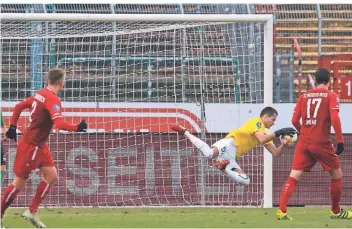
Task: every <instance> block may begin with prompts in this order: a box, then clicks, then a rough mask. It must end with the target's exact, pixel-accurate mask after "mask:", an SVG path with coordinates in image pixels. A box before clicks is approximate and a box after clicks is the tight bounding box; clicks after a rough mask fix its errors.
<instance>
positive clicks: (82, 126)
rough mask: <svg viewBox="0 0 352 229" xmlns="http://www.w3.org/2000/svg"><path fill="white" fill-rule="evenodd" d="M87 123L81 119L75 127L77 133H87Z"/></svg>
mask: <svg viewBox="0 0 352 229" xmlns="http://www.w3.org/2000/svg"><path fill="white" fill-rule="evenodd" d="M87 128H88V126H87V123H86V121H85V120H84V119H83V120H82V121H81V122H80V123H79V124H78V125H77V132H87Z"/></svg>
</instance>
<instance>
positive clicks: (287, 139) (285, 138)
mask: <svg viewBox="0 0 352 229" xmlns="http://www.w3.org/2000/svg"><path fill="white" fill-rule="evenodd" d="M297 137H298V136H297V134H294V135H293V136H292V137H291V136H290V135H282V136H281V138H280V140H281V143H282V144H289V145H292V144H294V143H295V142H296V141H297Z"/></svg>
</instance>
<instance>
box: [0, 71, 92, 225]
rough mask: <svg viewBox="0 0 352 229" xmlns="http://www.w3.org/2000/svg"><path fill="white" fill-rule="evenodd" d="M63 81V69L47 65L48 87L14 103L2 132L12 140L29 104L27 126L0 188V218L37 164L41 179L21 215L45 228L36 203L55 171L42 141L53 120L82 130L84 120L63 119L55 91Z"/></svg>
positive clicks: (64, 128)
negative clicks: (12, 176)
mask: <svg viewBox="0 0 352 229" xmlns="http://www.w3.org/2000/svg"><path fill="white" fill-rule="evenodd" d="M64 82H65V72H64V71H63V70H62V69H58V68H56V69H51V70H50V71H49V73H48V87H47V88H45V89H42V90H39V91H37V92H36V93H35V94H34V95H33V96H31V97H29V98H27V99H25V100H23V101H22V102H20V103H18V104H17V105H16V106H15V109H14V111H13V114H12V117H11V122H10V127H9V129H8V131H7V132H6V135H7V137H8V138H9V139H13V140H16V135H17V134H16V128H17V127H16V125H17V121H18V119H19V117H20V115H21V112H22V111H23V110H24V109H26V108H30V109H31V110H30V114H29V122H30V124H29V126H28V127H27V128H26V130H25V131H24V133H23V136H22V137H21V139H20V141H19V143H18V146H17V153H16V157H15V162H14V173H15V179H14V181H13V182H12V184H10V185H9V186H8V187H7V188H6V189H5V190H4V192H3V196H2V199H1V219H2V218H3V215H4V213H5V211H6V209H7V208H8V207H9V206H10V204H11V203H12V201H13V200H14V199H15V198H16V196H17V194H18V192H19V191H20V190H21V189H22V188H23V187H24V185H25V184H26V181H27V179H28V178H29V176H30V174H31V173H32V172H33V171H34V170H35V169H37V168H39V169H40V171H41V172H42V174H43V179H42V180H41V182H40V183H39V185H38V187H37V191H36V193H35V196H34V198H33V199H32V202H31V204H30V206H29V209H28V210H26V211H25V212H24V213H23V215H22V216H23V217H24V218H25V219H27V220H28V221H29V222H30V223H32V224H33V225H34V226H36V227H39V228H45V225H44V224H43V223H42V222H41V221H40V219H39V217H38V213H37V211H38V207H39V205H40V203H41V202H42V201H43V199H44V198H45V196H46V195H47V193H48V192H49V190H50V188H51V186H52V185H53V184H54V183H55V182H56V180H57V171H56V168H55V165H54V161H53V158H52V155H51V153H50V150H49V148H48V146H47V144H46V141H47V139H48V137H49V134H50V132H51V129H52V127H53V124H55V126H56V128H57V129H61V130H67V131H77V132H85V131H86V129H87V124H86V123H85V121H84V120H82V121H81V122H80V123H79V124H78V125H71V124H68V123H66V122H65V121H64V119H63V117H62V115H61V101H60V99H59V98H58V97H57V93H58V92H59V91H61V89H62V88H63V86H64Z"/></svg>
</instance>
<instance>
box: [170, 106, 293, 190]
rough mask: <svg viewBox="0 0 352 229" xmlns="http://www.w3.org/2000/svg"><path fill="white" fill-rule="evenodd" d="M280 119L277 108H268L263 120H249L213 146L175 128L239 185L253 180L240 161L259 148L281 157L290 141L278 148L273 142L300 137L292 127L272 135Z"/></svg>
mask: <svg viewBox="0 0 352 229" xmlns="http://www.w3.org/2000/svg"><path fill="white" fill-rule="evenodd" d="M277 116H278V112H277V111H276V110H275V109H274V108H272V107H265V108H264V109H263V110H262V111H261V113H260V117H255V118H251V119H249V120H248V121H246V122H245V123H244V124H243V125H242V126H241V127H240V128H238V129H234V130H232V131H230V133H229V134H228V135H227V136H226V137H225V138H223V139H221V140H219V141H217V142H215V143H214V144H213V145H212V146H211V147H209V145H208V144H207V143H205V142H204V141H202V140H201V139H199V138H197V137H196V136H194V135H192V134H191V133H190V132H189V131H187V130H186V129H185V128H184V127H182V126H179V125H173V126H172V127H171V129H172V130H174V131H176V132H178V133H179V134H181V135H185V136H186V137H187V138H188V139H189V140H190V141H191V142H192V144H193V145H194V146H195V147H196V148H197V149H198V150H200V151H201V152H202V154H203V155H204V156H205V157H207V158H209V159H215V160H216V161H215V163H214V165H215V166H216V167H217V168H218V169H219V170H221V171H222V172H224V173H225V174H226V175H227V176H228V177H229V178H231V179H232V180H234V181H236V182H237V183H240V184H243V185H248V184H249V183H250V179H249V177H248V175H246V174H245V173H244V172H243V171H242V169H241V167H240V166H239V165H238V163H237V161H236V158H238V157H240V156H242V155H244V154H246V153H248V152H250V151H251V150H252V149H253V148H254V147H255V146H257V145H263V146H264V147H265V148H266V149H267V150H268V151H269V152H270V153H271V154H272V155H274V156H278V155H280V154H281V153H282V151H283V149H284V147H285V146H286V145H288V144H289V142H288V141H286V142H284V143H282V144H281V145H280V146H279V147H276V146H275V145H274V143H273V140H274V139H275V138H277V137H280V136H284V135H290V136H293V135H295V134H296V130H295V129H294V128H291V127H288V128H283V129H279V130H277V131H275V132H274V133H268V132H267V131H266V129H269V128H270V127H272V126H273V125H274V123H275V121H276V117H277Z"/></svg>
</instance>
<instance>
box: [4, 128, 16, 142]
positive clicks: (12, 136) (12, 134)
mask: <svg viewBox="0 0 352 229" xmlns="http://www.w3.org/2000/svg"><path fill="white" fill-rule="evenodd" d="M16 129H17V126H14V125H10V127H9V129H8V130H7V131H6V137H7V138H8V139H12V140H15V141H16V140H17V132H16Z"/></svg>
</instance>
